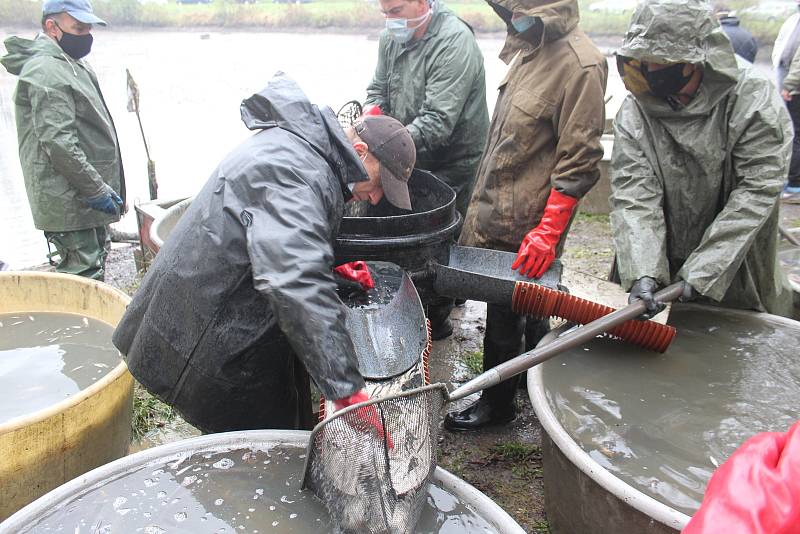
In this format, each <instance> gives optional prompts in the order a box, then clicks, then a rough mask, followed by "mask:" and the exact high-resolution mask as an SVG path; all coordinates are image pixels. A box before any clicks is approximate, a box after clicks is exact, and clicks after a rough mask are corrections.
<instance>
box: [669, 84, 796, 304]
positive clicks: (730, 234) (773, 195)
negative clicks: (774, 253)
mask: <svg viewBox="0 0 800 534" xmlns="http://www.w3.org/2000/svg"><path fill="white" fill-rule="evenodd" d="M742 94H743V95H749V96H748V97H747V98H744V97H743V98H739V99H737V100H736V104H735V106H736V107H739V108H741V109H739V110H736V109H734V111H733V115H734V116H740V117H742V118H743V119H742V120H746V123H747V124H749V126H748V127H747V128H746V129H745V130H744V132H742V135H741V136H740V137H739V138H738V139H737V140H736V142H735V144H734V146H733V151H732V158H731V159H732V162H733V175H734V177H735V180H736V184H737V185H736V187H735V188H734V189H733V191H731V193H730V195H729V196H728V198H727V201H726V202H725V207H724V208H723V209H722V211H720V212H719V213H718V214H717V216H716V218H715V219H714V222H713V223H712V224H711V226H709V227H708V228H707V229H706V231H705V233H704V234H703V238H702V240H701V241H700V244H699V245H698V246H697V247H696V248H695V249H694V251H693V252H692V254H691V255H690V256H689V257H688V258H687V259H686V262H685V263H684V264H683V267H681V270H680V271H679V272H678V277H679V278H681V279H683V280H686V281H687V282H688V283H689V284H691V286H692V287H693V288H694V289H695V290H697V291H698V292H699V293H700V294H702V295H705V296H707V297H710V298H712V299H714V300H717V301H720V300H722V298H723V297H724V296H725V293H726V292H727V290H728V288H729V287H730V284H731V282H732V281H733V279H734V277H735V276H736V273H737V271H738V270H739V267H740V266H741V265H742V261H743V260H744V258H745V256H746V255H747V253H748V252H749V250H750V248H751V247H752V245H753V241H754V240H755V238H756V234H758V231H759V230H760V229H761V227H762V226H763V225H764V223H765V222H766V221H767V219H769V218H770V216H771V215H772V214H773V211H774V210H775V205H776V203H777V201H778V196H779V195H780V191H781V189H782V188H783V183H784V181H785V180H786V169H787V168H788V159H789V157H790V147H789V141H790V140H788V139H786V138H785V135H784V131H783V129H782V126H781V125H782V124H784V121H786V120H788V117H782V116H779V110H780V111H783V106H782V104H780V103H778V102H777V99H778V95H777V94H776V93H775V92H774V91H756V90H755V89H753V90H751V91H748V90H747V88H746V87H745V88H744V90H743V92H742ZM772 100H775V102H771V101H772ZM784 114H785V113H784ZM776 147H779V149H777V150H776Z"/></svg>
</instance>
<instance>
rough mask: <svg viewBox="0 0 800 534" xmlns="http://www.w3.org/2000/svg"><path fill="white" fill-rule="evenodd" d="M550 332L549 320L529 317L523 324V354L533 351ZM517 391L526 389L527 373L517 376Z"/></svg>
mask: <svg viewBox="0 0 800 534" xmlns="http://www.w3.org/2000/svg"><path fill="white" fill-rule="evenodd" d="M548 332H550V319H534V318H533V317H529V318H528V320H527V321H526V323H525V352H528V351H529V350H533V349H535V348H536V345H538V344H539V342H540V341H541V340H542V338H543V337H544V336H546V335H547V333H548ZM517 389H522V390H526V389H528V380H527V373H522V374H521V375H519V382H518V384H517Z"/></svg>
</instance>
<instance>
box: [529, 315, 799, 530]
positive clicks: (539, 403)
mask: <svg viewBox="0 0 800 534" xmlns="http://www.w3.org/2000/svg"><path fill="white" fill-rule="evenodd" d="M679 306H680V307H681V308H686V309H692V308H693V309H699V310H714V309H716V308H715V307H714V306H706V305H702V304H680V305H679ZM725 312H726V313H733V314H735V315H740V316H752V315H753V314H758V315H762V316H766V317H768V318H769V319H770V320H773V321H776V322H779V323H784V324H787V325H793V326H795V327H797V324H798V322H797V321H794V320H792V319H788V318H786V317H781V316H779V315H772V314H769V313H763V314H759V313H758V312H753V311H745V310H735V309H730V308H725ZM528 397H529V398H530V401H531V404H532V405H533V409H534V411H535V412H536V417H538V418H539V422H540V423H541V424H542V427H543V428H544V429H545V432H547V434H548V436H550V439H552V440H553V443H555V444H556V446H557V447H558V449H559V450H560V451H561V453H562V454H563V455H564V456H566V457H567V459H568V460H569V461H570V462H572V464H573V465H574V466H576V467H577V468H578V469H580V470H581V471H582V472H583V473H584V474H585V475H586V476H588V477H589V478H591V479H592V480H594V481H595V482H596V483H597V484H598V485H600V486H601V487H602V488H603V489H605V490H606V491H608V492H609V493H611V494H612V495H614V496H615V497H617V498H618V499H620V500H621V501H623V502H625V503H627V504H628V505H630V506H631V507H633V508H635V509H636V510H638V511H639V512H642V513H644V514H647V515H648V516H650V517H652V518H653V519H655V520H656V521H658V522H659V523H662V524H664V525H666V526H668V527H671V528H674V529H676V530H682V529H683V527H685V526H686V523H688V522H689V519H690V517H689V516H688V515H686V514H684V513H683V512H680V511H678V510H676V509H674V508H672V507H670V506H667V505H666V504H664V503H662V502H660V501H658V500H656V499H654V498H653V497H650V496H649V495H646V494H645V493H643V492H641V491H639V490H638V489H636V488H634V487H633V486H631V485H629V484H627V483H625V482H624V481H623V480H622V479H620V478H617V476H616V475H614V474H613V473H611V472H610V471H608V470H607V469H606V468H604V467H603V466H601V465H600V464H599V463H597V462H595V461H594V460H593V459H592V458H591V456H589V455H588V454H587V453H586V452H585V451H584V450H583V449H582V448H581V447H580V445H578V444H577V443H575V441H574V440H573V439H572V437H571V436H570V435H569V433H567V431H566V430H564V427H562V426H561V423H559V422H558V418H557V417H556V415H555V414H554V413H553V411H552V410H551V409H550V405H549V403H548V402H547V398H546V397H545V393H544V382H543V380H542V366H537V367H534V368H533V369H531V370H530V371H528Z"/></svg>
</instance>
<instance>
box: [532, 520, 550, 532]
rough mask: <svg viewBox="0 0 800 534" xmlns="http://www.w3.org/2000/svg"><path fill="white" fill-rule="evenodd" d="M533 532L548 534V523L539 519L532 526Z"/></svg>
mask: <svg viewBox="0 0 800 534" xmlns="http://www.w3.org/2000/svg"><path fill="white" fill-rule="evenodd" d="M533 532H534V533H535V534H549V532H550V523H548V521H547V519H540V520H539V521H537V522H536V524H535V525H533Z"/></svg>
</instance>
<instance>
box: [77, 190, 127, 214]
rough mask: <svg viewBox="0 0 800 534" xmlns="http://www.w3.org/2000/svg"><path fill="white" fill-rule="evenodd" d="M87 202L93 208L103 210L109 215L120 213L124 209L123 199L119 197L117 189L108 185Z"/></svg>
mask: <svg viewBox="0 0 800 534" xmlns="http://www.w3.org/2000/svg"><path fill="white" fill-rule="evenodd" d="M86 203H87V204H89V207H90V208H92V209H93V210H97V211H102V212H103V213H108V214H109V215H119V212H120V210H121V209H122V199H121V198H119V195H118V194H117V192H116V191H114V190H113V189H111V188H110V187H108V186H106V188H105V190H104V191H103V192H102V193H100V194H99V195H95V196H93V197H89V198H87V199H86Z"/></svg>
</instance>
